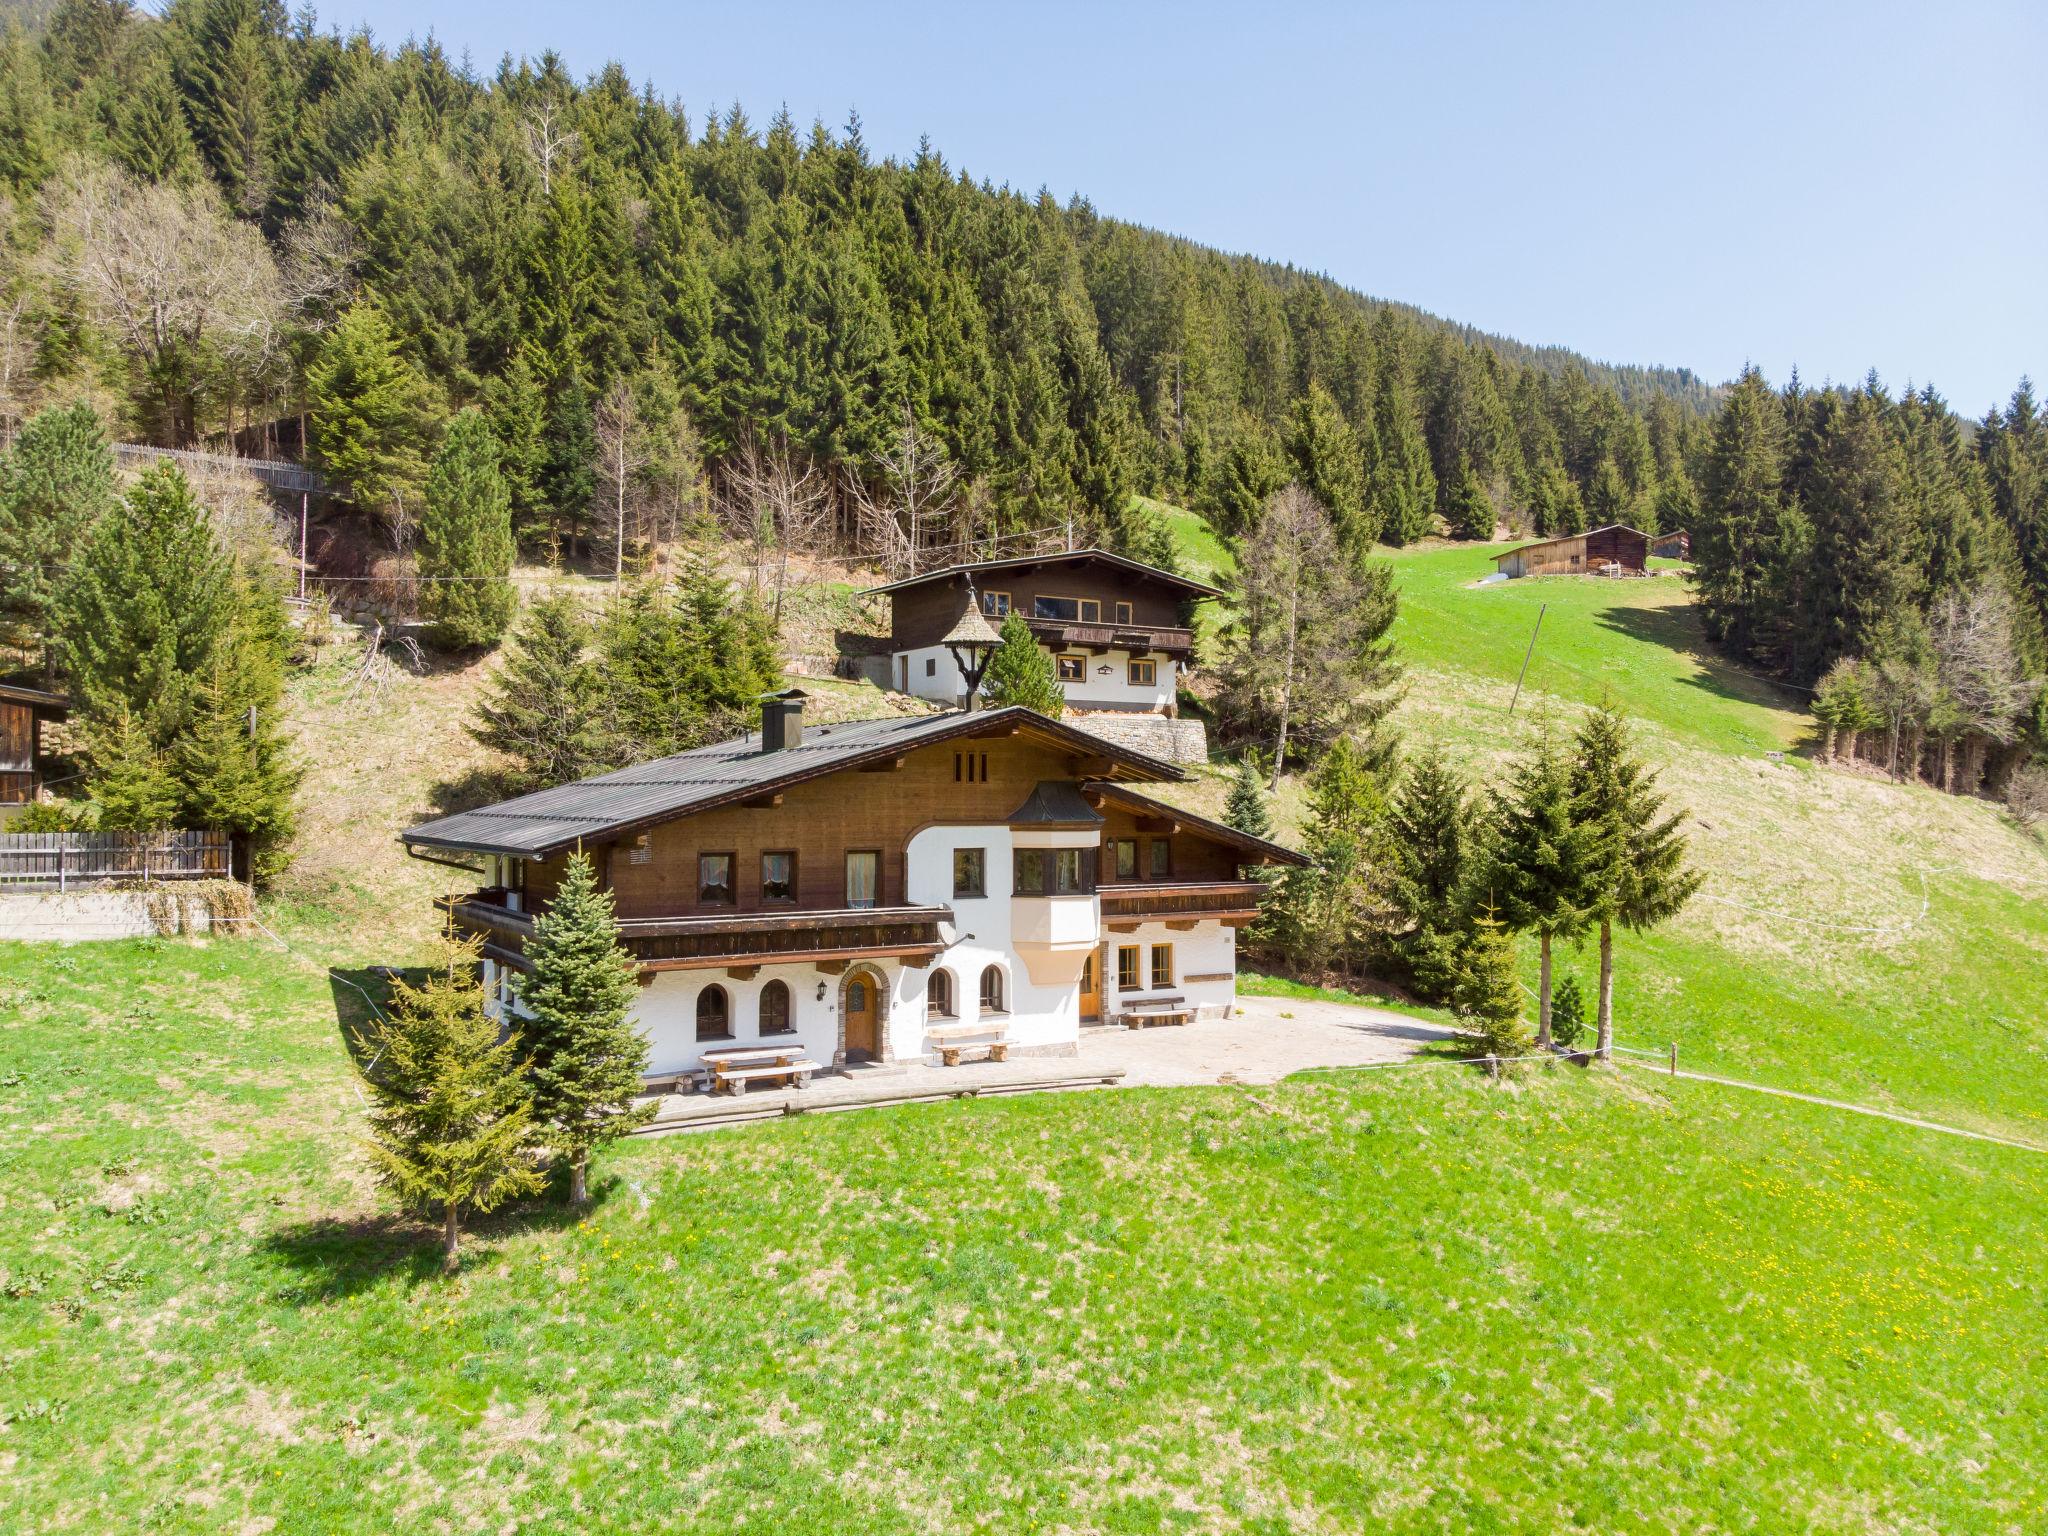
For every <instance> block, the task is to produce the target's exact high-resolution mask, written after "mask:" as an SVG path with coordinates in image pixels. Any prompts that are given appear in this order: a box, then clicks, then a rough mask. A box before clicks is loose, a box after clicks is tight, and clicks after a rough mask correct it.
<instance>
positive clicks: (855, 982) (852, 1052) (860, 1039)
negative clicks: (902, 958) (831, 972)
mask: <svg viewBox="0 0 2048 1536" xmlns="http://www.w3.org/2000/svg"><path fill="white" fill-rule="evenodd" d="M881 1018H882V999H881V989H880V988H879V987H877V986H876V985H875V978H874V976H873V974H872V973H871V972H868V971H856V972H854V974H853V976H852V978H851V979H850V980H848V982H847V983H846V1059H847V1060H848V1061H853V1060H855V1059H856V1057H858V1058H859V1059H861V1060H866V1061H872V1060H874V1059H875V1058H876V1057H878V1056H880V1055H881V1054H882V1031H881Z"/></svg>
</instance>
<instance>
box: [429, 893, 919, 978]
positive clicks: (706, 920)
mask: <svg viewBox="0 0 2048 1536" xmlns="http://www.w3.org/2000/svg"><path fill="white" fill-rule="evenodd" d="M436 905H438V906H440V907H441V908H442V909H443V910H444V911H446V912H448V913H449V914H450V915H451V916H452V917H453V918H454V919H455V923H456V926H457V927H459V928H462V929H465V930H467V931H468V932H470V933H473V934H476V935H478V936H479V937H481V938H482V939H483V940H484V952H485V954H487V955H488V956H490V958H492V959H494V960H497V961H500V962H501V963H503V964H506V965H511V966H516V967H518V968H519V969H522V970H523V969H525V968H526V959H525V954H524V951H525V947H526V941H527V939H529V938H531V937H532V935H533V918H532V916H531V915H530V914H528V913H525V912H514V911H512V910H510V909H509V908H508V907H506V905H505V902H504V893H503V892H501V891H475V892H471V893H469V894H466V895H455V896H445V897H443V898H441V900H440V901H439V902H437V903H436ZM952 918H953V912H952V909H951V908H950V907H866V908H853V909H843V910H838V911H830V912H748V913H728V914H720V915H717V916H711V917H634V918H626V919H624V920H622V921H621V922H620V923H619V942H620V943H621V944H622V945H624V946H625V948H626V950H627V952H628V953H630V954H631V955H632V956H633V958H634V959H636V960H638V961H639V962H640V969H641V970H643V971H687V970H705V969H710V968H712V967H716V966H725V967H728V968H732V969H743V968H747V967H752V966H761V965H788V964H792V963H805V964H817V965H820V966H822V967H823V968H825V969H827V970H830V969H832V968H833V967H834V966H835V965H843V964H844V962H846V961H849V960H880V959H897V960H901V961H903V962H904V963H905V964H908V965H913V966H919V967H922V966H925V965H928V964H930V963H931V959H932V957H933V956H934V955H936V954H938V953H939V952H940V951H941V950H943V949H944V948H945V947H946V941H945V940H944V939H943V938H941V937H940V936H939V924H940V923H944V922H951V921H952Z"/></svg>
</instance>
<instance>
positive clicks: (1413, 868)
mask: <svg viewBox="0 0 2048 1536" xmlns="http://www.w3.org/2000/svg"><path fill="white" fill-rule="evenodd" d="M1476 822H1477V818H1476V815H1475V813H1474V810H1473V806H1472V799H1471V791H1470V789H1469V788H1468V787H1467V785H1466V782H1465V780H1464V778H1463V776H1462V775H1460V774H1459V772H1458V771H1457V769H1455V768H1454V767H1452V766H1451V762H1450V759H1449V758H1448V757H1446V756H1445V755H1444V751H1443V748H1442V747H1440V746H1437V745H1434V744H1432V745H1431V746H1429V747H1427V748H1425V749H1424V750H1423V752H1422V753H1421V754H1420V755H1419V756H1418V757H1417V758H1416V759H1415V760H1414V762H1413V763H1412V764H1411V765H1410V766H1409V768H1408V771H1407V773H1406V775H1405V776H1403V778H1402V780H1401V782H1400V784H1399V785H1398V786H1397V787H1396V789H1395V791H1394V794H1393V797H1392V800H1391V801H1390V803H1389V804H1388V807H1387V814H1386V816H1385V818H1384V819H1383V820H1382V822H1381V824H1380V828H1379V835H1378V837H1377V839H1376V841H1375V850H1376V853H1377V864H1378V867H1379V871H1380V878H1381V880H1382V882H1383V884H1384V897H1385V900H1386V904H1387V905H1388V907H1390V908H1391V909H1392V911H1393V912H1394V913H1395V915H1396V919H1397V921H1398V923H1399V926H1398V927H1396V928H1395V929H1394V930H1393V932H1392V933H1390V934H1389V935H1388V938H1389V942H1390V943H1391V945H1392V947H1393V950H1394V953H1395V955H1396V956H1397V957H1398V958H1399V959H1400V961H1401V962H1402V964H1403V966H1404V967H1405V969H1406V970H1407V973H1408V975H1409V977H1410V978H1411V979H1412V980H1413V982H1414V984H1415V987H1416V990H1417V991H1419V992H1420V993H1422V994H1423V995H1424V996H1425V997H1428V998H1430V999H1432V1000H1440V999H1442V998H1443V997H1444V996H1446V995H1447V994H1448V992H1449V990H1450V988H1451V986H1452V985H1453V984H1454V982H1455V981H1456V978H1457V966H1458V951H1459V948H1460V942H1461V937H1462V935H1463V933H1464V930H1465V926H1466V916H1465V909H1466V903H1467V900H1468V892H1469V888H1470V884H1471V874H1472V868H1471V866H1472V863H1473V861H1474V860H1475V858H1476V857H1477V855H1478V852H1479V828H1478V826H1477V824H1476Z"/></svg>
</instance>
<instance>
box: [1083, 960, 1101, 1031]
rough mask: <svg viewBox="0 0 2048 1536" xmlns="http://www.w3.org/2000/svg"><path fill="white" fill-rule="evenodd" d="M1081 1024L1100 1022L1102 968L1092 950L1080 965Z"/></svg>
mask: <svg viewBox="0 0 2048 1536" xmlns="http://www.w3.org/2000/svg"><path fill="white" fill-rule="evenodd" d="M1081 1022H1082V1023H1083V1024H1100V1023H1101V1022H1102V966H1101V964H1100V963H1099V961H1098V959H1097V956H1096V954H1095V952H1094V951H1093V950H1090V951H1089V953H1088V958H1087V959H1086V960H1084V961H1083V962H1082V963H1081Z"/></svg>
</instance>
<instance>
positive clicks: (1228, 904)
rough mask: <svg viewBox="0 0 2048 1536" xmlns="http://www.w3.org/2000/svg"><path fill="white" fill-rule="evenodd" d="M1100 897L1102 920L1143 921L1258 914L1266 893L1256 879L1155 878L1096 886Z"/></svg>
mask: <svg viewBox="0 0 2048 1536" xmlns="http://www.w3.org/2000/svg"><path fill="white" fill-rule="evenodd" d="M1096 890H1097V892H1098V893H1099V894H1100V895H1101V897H1102V920H1103V921H1104V922H1105V923H1110V922H1143V921H1147V920H1157V919H1161V918H1190V917H1195V918H1199V917H1216V918H1225V917H1236V918H1246V917H1255V916H1257V915H1258V910H1259V898H1260V897H1261V896H1263V895H1265V893H1266V887H1265V885H1264V884H1262V883H1261V882H1259V881H1257V880H1159V881H1152V882H1145V881H1137V882H1124V883H1120V884H1116V885H1103V886H1098V887H1096Z"/></svg>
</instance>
